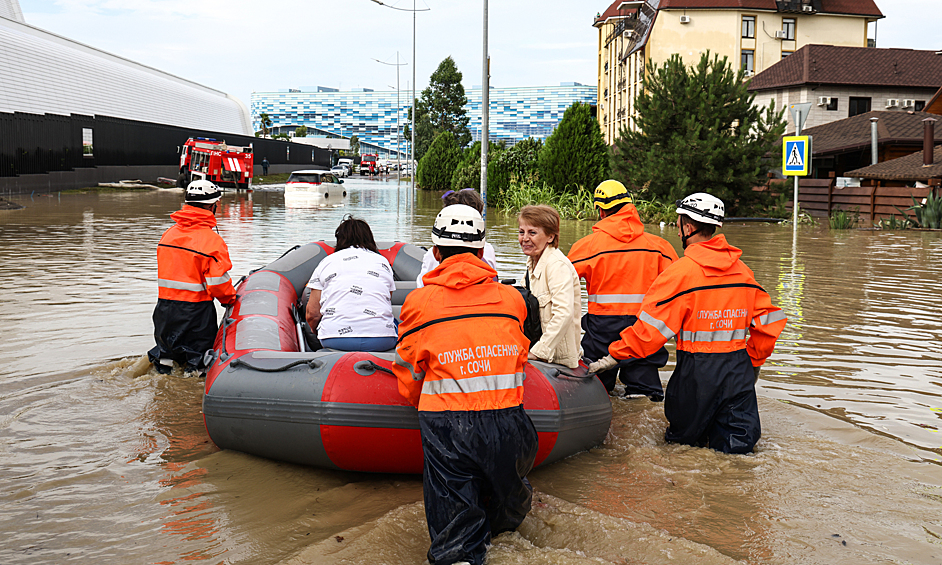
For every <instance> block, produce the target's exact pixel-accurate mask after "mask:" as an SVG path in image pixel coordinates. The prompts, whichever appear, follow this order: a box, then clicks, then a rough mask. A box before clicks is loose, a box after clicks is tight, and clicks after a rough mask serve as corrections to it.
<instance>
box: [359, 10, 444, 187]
mask: <svg viewBox="0 0 942 565" xmlns="http://www.w3.org/2000/svg"><path fill="white" fill-rule="evenodd" d="M373 2H375V3H377V4H379V5H380V6H385V7H387V8H391V9H393V10H399V11H401V12H412V146H411V147H410V148H409V152H410V153H411V156H410V163H409V168H410V170H411V171H412V172H411V176H412V189H413V190H414V189H415V172H416V169H417V167H416V164H415V13H416V12H428V11H429V10H431V8H422V9H416V7H415V0H412V9H411V10H410V9H408V8H397V7H396V6H390V5H389V4H384V3H383V2H381V1H380V0H373Z"/></svg>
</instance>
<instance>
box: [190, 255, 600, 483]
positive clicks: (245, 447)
mask: <svg viewBox="0 0 942 565" xmlns="http://www.w3.org/2000/svg"><path fill="white" fill-rule="evenodd" d="M377 246H378V247H379V248H380V252H381V253H382V254H383V256H384V257H386V259H387V260H388V261H389V263H390V265H392V268H393V275H394V277H395V279H396V289H397V290H396V291H395V292H394V293H393V297H392V300H393V305H394V306H393V309H394V314H395V315H396V316H397V317H398V315H399V309H400V308H401V306H402V303H403V300H405V297H406V295H407V294H408V293H409V292H410V291H411V290H414V289H415V287H416V284H415V279H416V277H417V276H418V273H419V270H420V268H421V265H422V256H423V255H424V253H425V251H424V250H423V249H422V248H420V247H417V246H415V245H410V244H405V243H382V242H378V243H377ZM332 252H333V247H332V246H331V245H330V244H328V243H325V242H316V243H311V244H307V245H303V246H298V247H295V248H293V249H291V250H289V251H288V252H287V253H285V254H284V255H282V256H281V257H280V258H278V259H277V260H276V261H274V262H272V263H271V264H269V265H267V266H266V267H264V268H261V269H259V270H256V271H253V272H252V273H251V274H249V275H248V276H247V277H245V278H243V279H242V280H241V281H239V283H238V284H237V285H236V292H237V297H236V301H235V304H234V305H232V306H230V307H229V308H227V310H226V316H225V318H224V320H223V323H222V324H221V325H220V329H219V333H218V334H217V336H216V342H215V345H214V348H213V349H212V350H210V351H208V352H207V366H208V367H209V368H208V371H207V376H206V390H205V394H204V396H203V418H204V421H205V423H206V431H207V432H208V433H209V437H210V438H211V439H212V440H213V442H214V443H215V444H216V445H217V446H218V447H220V448H222V449H232V450H235V451H241V452H245V453H250V454H253V455H257V456H261V457H266V458H270V459H275V460H279V461H287V462H291V463H298V464H302V465H312V466H315V467H322V468H327V469H343V470H348V471H365V472H378V473H421V472H422V465H423V456H422V443H421V438H420V435H419V420H418V412H417V411H416V409H415V407H413V406H412V405H410V404H408V403H407V402H406V400H405V399H404V398H403V397H402V396H401V395H400V394H399V388H398V381H397V379H396V377H395V376H394V375H393V372H392V364H393V362H394V357H395V350H391V351H388V352H379V353H365V352H347V351H337V350H331V349H319V347H320V346H319V343H318V342H317V340H316V337H315V336H314V335H313V333H312V332H311V330H310V329H309V328H308V327H307V324H306V322H305V321H304V306H305V303H304V300H305V298H306V295H307V294H308V293H305V292H304V291H305V286H306V285H307V282H308V280H310V278H311V274H312V273H313V272H314V269H315V267H317V265H318V263H320V261H321V260H322V259H323V258H324V257H326V256H327V255H329V254H330V253H332ZM524 408H525V409H526V411H527V414H528V415H529V416H530V418H531V419H532V420H533V424H534V426H535V427H536V430H537V432H538V434H539V450H538V452H537V456H536V465H546V464H549V463H552V462H554V461H558V460H559V459H562V458H564V457H568V456H570V455H572V454H574V453H578V452H580V451H584V450H586V449H589V448H591V447H594V446H596V445H598V444H599V443H601V442H602V441H603V440H604V439H605V435H606V434H607V433H608V429H609V425H610V423H611V418H612V406H611V402H610V400H609V397H608V394H607V393H606V391H605V387H604V386H603V385H602V383H601V382H599V380H598V379H596V378H595V377H587V376H586V373H585V367H579V368H578V369H569V368H567V367H563V366H560V365H552V364H549V363H541V362H530V363H528V364H527V365H526V377H525V380H524Z"/></svg>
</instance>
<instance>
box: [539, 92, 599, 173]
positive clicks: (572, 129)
mask: <svg viewBox="0 0 942 565" xmlns="http://www.w3.org/2000/svg"><path fill="white" fill-rule="evenodd" d="M609 167H610V163H609V149H608V146H607V145H606V144H605V140H604V139H603V138H602V130H601V129H599V122H598V120H596V119H595V118H594V117H593V116H592V112H591V109H590V108H589V105H588V104H583V103H581V102H576V103H575V104H573V105H572V106H570V107H569V108H568V109H566V112H565V113H564V114H563V119H562V120H561V121H560V122H559V125H558V126H556V129H555V130H554V131H553V133H552V134H551V135H550V136H549V137H548V138H547V139H546V143H545V144H544V145H543V150H542V151H540V157H539V171H540V180H542V181H543V182H545V183H547V184H548V185H549V186H551V187H553V188H554V189H555V190H556V191H557V192H565V191H567V190H573V191H575V190H577V187H586V188H588V189H589V190H595V187H596V186H598V184H599V183H600V182H602V181H603V180H605V179H607V178H608V177H609V171H610V168H609Z"/></svg>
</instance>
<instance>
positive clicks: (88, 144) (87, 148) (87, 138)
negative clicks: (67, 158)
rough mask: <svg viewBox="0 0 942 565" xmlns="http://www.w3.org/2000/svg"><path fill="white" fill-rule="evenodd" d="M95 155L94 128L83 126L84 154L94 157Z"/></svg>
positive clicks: (84, 155)
mask: <svg viewBox="0 0 942 565" xmlns="http://www.w3.org/2000/svg"><path fill="white" fill-rule="evenodd" d="M94 155H95V139H94V131H93V130H92V128H82V156H83V157H93V156H94Z"/></svg>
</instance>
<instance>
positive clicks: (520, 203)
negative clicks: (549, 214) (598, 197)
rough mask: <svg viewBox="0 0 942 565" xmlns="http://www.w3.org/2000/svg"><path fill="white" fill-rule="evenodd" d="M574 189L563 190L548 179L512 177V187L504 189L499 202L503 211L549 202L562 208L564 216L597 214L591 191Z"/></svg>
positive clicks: (577, 217) (591, 216)
mask: <svg viewBox="0 0 942 565" xmlns="http://www.w3.org/2000/svg"><path fill="white" fill-rule="evenodd" d="M574 189H575V190H574V192H560V191H557V190H556V189H554V188H553V187H551V186H550V185H548V184H547V183H546V182H538V181H535V180H532V179H530V180H525V181H519V180H517V179H516V178H514V179H511V181H510V187H509V188H507V189H506V190H504V191H502V192H501V194H500V197H499V202H498V203H497V209H498V210H500V212H501V213H503V214H505V215H508V216H514V215H516V214H517V213H518V212H520V209H521V208H523V207H524V206H529V205H532V204H546V205H549V206H552V207H553V208H555V209H556V211H557V212H559V216H560V218H562V219H564V220H593V219H595V218H596V216H597V214H596V213H595V205H594V203H593V200H592V193H591V192H590V191H588V190H586V189H584V188H583V187H574Z"/></svg>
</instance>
